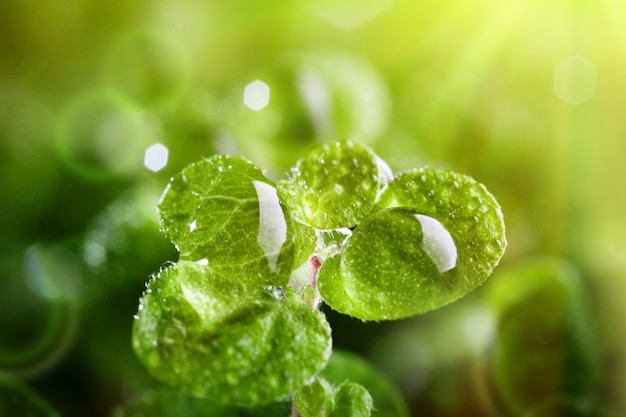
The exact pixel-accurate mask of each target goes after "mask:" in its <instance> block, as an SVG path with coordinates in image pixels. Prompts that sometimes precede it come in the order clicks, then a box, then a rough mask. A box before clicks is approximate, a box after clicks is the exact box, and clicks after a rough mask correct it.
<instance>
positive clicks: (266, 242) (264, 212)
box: [252, 180, 287, 272]
mask: <svg viewBox="0 0 626 417" xmlns="http://www.w3.org/2000/svg"><path fill="white" fill-rule="evenodd" d="M252 183H253V184H254V188H255V190H256V193H257V197H258V199H259V235H258V237H257V243H258V244H259V246H260V247H261V249H262V250H263V253H264V254H265V257H266V258H267V261H268V263H269V267H270V270H271V271H272V272H276V263H277V262H278V255H279V254H280V250H281V248H282V247H283V245H284V244H285V242H286V241H287V221H286V220H285V213H283V208H282V207H281V205H280V200H279V199H278V195H277V193H276V188H274V187H272V186H271V185H270V184H267V183H265V182H263V181H256V180H255V181H253V182H252Z"/></svg>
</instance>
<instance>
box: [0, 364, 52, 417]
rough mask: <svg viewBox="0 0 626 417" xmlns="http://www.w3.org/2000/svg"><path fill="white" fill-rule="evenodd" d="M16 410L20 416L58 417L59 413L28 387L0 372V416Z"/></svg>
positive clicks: (8, 415)
mask: <svg viewBox="0 0 626 417" xmlns="http://www.w3.org/2000/svg"><path fill="white" fill-rule="evenodd" d="M16 412H18V413H19V415H20V416H21V417H59V414H58V413H57V412H56V411H54V410H53V409H52V407H50V405H49V404H47V403H46V402H45V401H44V400H43V399H41V398H40V397H39V396H38V395H37V394H36V393H34V392H33V391H32V390H31V389H29V388H28V387H26V386H24V385H22V384H20V383H19V382H17V381H15V380H13V379H12V378H10V377H9V376H6V375H4V374H2V373H0V417H10V416H14V415H16V414H15V413H16Z"/></svg>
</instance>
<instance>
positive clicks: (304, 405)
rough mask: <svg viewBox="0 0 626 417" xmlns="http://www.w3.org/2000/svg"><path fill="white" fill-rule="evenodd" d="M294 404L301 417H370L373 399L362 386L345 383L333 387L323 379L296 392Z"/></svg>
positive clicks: (317, 379)
mask: <svg viewBox="0 0 626 417" xmlns="http://www.w3.org/2000/svg"><path fill="white" fill-rule="evenodd" d="M294 404H295V406H296V409H297V410H298V413H299V414H300V416H301V417H369V416H370V415H371V411H372V397H371V396H370V394H369V392H367V389H365V387H363V386H362V385H360V384H357V383H354V382H349V381H345V382H342V383H340V384H339V385H338V386H337V387H332V386H331V385H330V384H329V383H328V382H326V381H325V380H324V379H321V378H314V379H313V381H311V382H310V383H308V384H307V385H304V386H302V387H300V388H299V389H298V391H296V395H295V397H294Z"/></svg>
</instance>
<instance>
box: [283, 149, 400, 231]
mask: <svg viewBox="0 0 626 417" xmlns="http://www.w3.org/2000/svg"><path fill="white" fill-rule="evenodd" d="M379 161H380V159H379V158H376V155H374V153H373V152H372V151H371V150H370V149H369V148H367V147H366V146H365V145H363V144H361V143H360V142H357V141H352V140H347V141H344V142H337V143H336V144H325V145H319V146H317V147H315V148H313V149H312V150H311V151H310V152H309V154H308V155H307V156H306V157H305V158H302V159H300V160H299V161H298V162H297V163H296V166H295V167H294V168H293V169H292V178H291V179H290V180H289V181H283V182H281V183H279V187H280V190H281V191H282V196H283V198H284V199H285V201H287V203H288V204H289V206H290V207H293V209H294V215H295V216H296V218H297V219H298V220H299V221H301V222H303V223H306V224H308V225H310V226H311V227H314V228H316V229H322V230H329V229H338V228H341V227H353V226H356V225H357V224H358V223H359V221H361V219H363V217H365V216H366V215H367V214H368V213H369V212H370V211H371V209H372V206H373V205H374V201H375V199H376V195H377V194H378V193H379V192H380V190H381V189H382V187H383V186H384V185H385V182H386V179H387V177H386V176H387V171H388V168H386V165H384V164H383V163H382V162H380V163H379Z"/></svg>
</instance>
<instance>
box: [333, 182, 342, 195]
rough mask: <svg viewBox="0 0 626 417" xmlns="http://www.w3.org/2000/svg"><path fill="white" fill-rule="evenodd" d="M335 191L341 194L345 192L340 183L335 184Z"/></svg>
mask: <svg viewBox="0 0 626 417" xmlns="http://www.w3.org/2000/svg"><path fill="white" fill-rule="evenodd" d="M335 192H336V193H337V194H339V195H341V194H343V187H342V186H341V185H339V184H335Z"/></svg>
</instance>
